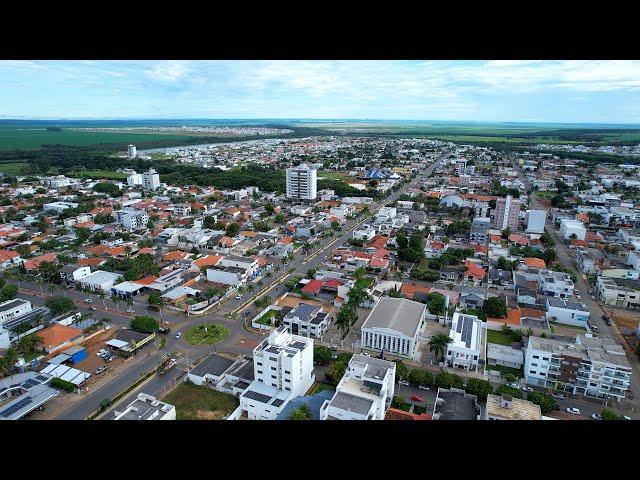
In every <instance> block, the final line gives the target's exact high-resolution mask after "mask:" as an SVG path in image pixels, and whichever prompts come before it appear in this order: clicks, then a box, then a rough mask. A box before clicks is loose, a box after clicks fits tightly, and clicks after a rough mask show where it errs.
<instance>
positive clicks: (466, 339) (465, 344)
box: [446, 312, 486, 371]
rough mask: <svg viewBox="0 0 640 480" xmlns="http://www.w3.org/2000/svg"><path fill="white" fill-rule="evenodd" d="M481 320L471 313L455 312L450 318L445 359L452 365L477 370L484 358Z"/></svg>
mask: <svg viewBox="0 0 640 480" xmlns="http://www.w3.org/2000/svg"><path fill="white" fill-rule="evenodd" d="M483 331H484V325H483V323H482V320H480V319H479V318H478V317H476V316H473V315H466V314H461V313H460V312H455V313H454V314H453V318H452V319H451V329H450V330H449V338H450V339H451V342H449V343H448V344H447V354H446V361H447V364H449V365H450V366H452V367H456V368H464V369H465V370H474V371H477V370H478V365H479V364H480V363H481V362H484V359H485V358H486V355H485V352H484V348H485V346H484V345H485V343H484V339H483V336H484V335H483Z"/></svg>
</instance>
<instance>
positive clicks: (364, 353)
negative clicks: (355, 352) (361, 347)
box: [362, 352, 371, 357]
mask: <svg viewBox="0 0 640 480" xmlns="http://www.w3.org/2000/svg"><path fill="white" fill-rule="evenodd" d="M362 355H364V356H365V357H370V356H371V354H370V353H367V352H362Z"/></svg>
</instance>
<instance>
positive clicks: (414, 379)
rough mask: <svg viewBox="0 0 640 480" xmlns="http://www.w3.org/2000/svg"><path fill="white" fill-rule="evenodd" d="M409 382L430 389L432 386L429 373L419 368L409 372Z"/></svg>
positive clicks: (431, 378) (431, 376) (431, 377)
mask: <svg viewBox="0 0 640 480" xmlns="http://www.w3.org/2000/svg"><path fill="white" fill-rule="evenodd" d="M409 381H410V382H411V383H412V384H413V385H425V386H427V387H431V386H432V385H433V375H432V374H431V372H428V371H426V370H423V369H421V368H414V369H413V370H411V372H409Z"/></svg>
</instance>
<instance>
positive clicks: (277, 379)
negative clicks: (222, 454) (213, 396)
mask: <svg viewBox="0 0 640 480" xmlns="http://www.w3.org/2000/svg"><path fill="white" fill-rule="evenodd" d="M253 365H254V376H255V380H254V381H253V382H251V385H249V386H248V387H247V389H246V390H245V391H244V392H243V393H242V394H241V395H240V406H239V407H238V409H236V411H234V413H233V414H232V415H231V416H230V418H234V419H235V418H248V419H252V420H274V419H275V418H276V417H277V416H278V414H279V413H280V412H281V411H282V409H283V408H284V407H285V406H286V404H287V402H288V401H289V400H290V399H291V398H295V397H297V396H301V395H304V394H305V393H306V392H307V391H308V390H309V388H310V387H311V385H312V384H313V382H314V381H315V375H314V374H313V340H312V339H310V338H306V337H301V336H299V335H292V334H291V332H290V331H289V329H288V328H287V327H285V326H284V325H282V326H280V327H278V328H277V329H275V330H272V331H271V333H270V334H269V337H267V338H265V339H264V340H263V341H262V342H261V343H260V344H259V345H258V346H257V347H256V348H254V349H253Z"/></svg>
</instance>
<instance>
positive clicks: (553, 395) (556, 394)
mask: <svg viewBox="0 0 640 480" xmlns="http://www.w3.org/2000/svg"><path fill="white" fill-rule="evenodd" d="M551 396H552V397H553V398H555V399H557V400H564V395H562V394H561V393H552V394H551Z"/></svg>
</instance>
